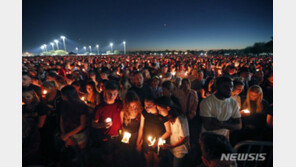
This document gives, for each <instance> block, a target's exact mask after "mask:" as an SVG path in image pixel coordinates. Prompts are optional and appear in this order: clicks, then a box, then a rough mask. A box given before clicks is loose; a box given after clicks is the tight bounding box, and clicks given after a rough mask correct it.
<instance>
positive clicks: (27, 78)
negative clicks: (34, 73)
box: [22, 72, 32, 87]
mask: <svg viewBox="0 0 296 167" xmlns="http://www.w3.org/2000/svg"><path fill="white" fill-rule="evenodd" d="M31 81H32V80H31V76H30V73H29V72H23V73H22V86H24V87H28V86H29V85H30V84H31Z"/></svg>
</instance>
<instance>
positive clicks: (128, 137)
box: [121, 132, 131, 143]
mask: <svg viewBox="0 0 296 167" xmlns="http://www.w3.org/2000/svg"><path fill="white" fill-rule="evenodd" d="M130 137H131V134H130V133H129V132H124V133H123V138H122V140H121V142H123V143H128V142H129V139H130Z"/></svg>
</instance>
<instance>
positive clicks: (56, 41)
mask: <svg viewBox="0 0 296 167" xmlns="http://www.w3.org/2000/svg"><path fill="white" fill-rule="evenodd" d="M54 42H55V43H56V45H57V50H59V41H58V40H56V39H55V40H54Z"/></svg>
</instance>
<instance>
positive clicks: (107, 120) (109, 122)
mask: <svg viewBox="0 0 296 167" xmlns="http://www.w3.org/2000/svg"><path fill="white" fill-rule="evenodd" d="M105 123H106V129H108V128H110V127H111V126H112V119H111V118H109V117H108V118H106V120H105Z"/></svg>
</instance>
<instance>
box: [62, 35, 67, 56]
mask: <svg viewBox="0 0 296 167" xmlns="http://www.w3.org/2000/svg"><path fill="white" fill-rule="evenodd" d="M61 38H62V40H63V44H64V49H65V51H66V52H67V49H66V42H65V39H66V37H65V36H61Z"/></svg>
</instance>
